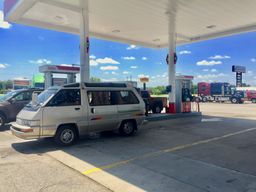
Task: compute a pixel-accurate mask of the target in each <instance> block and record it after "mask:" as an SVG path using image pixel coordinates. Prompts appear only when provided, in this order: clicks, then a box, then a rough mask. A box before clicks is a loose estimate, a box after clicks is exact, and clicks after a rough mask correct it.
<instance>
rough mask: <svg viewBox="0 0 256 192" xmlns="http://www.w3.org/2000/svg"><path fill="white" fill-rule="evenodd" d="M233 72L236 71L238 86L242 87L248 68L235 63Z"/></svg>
mask: <svg viewBox="0 0 256 192" xmlns="http://www.w3.org/2000/svg"><path fill="white" fill-rule="evenodd" d="M232 72H235V73H236V87H242V85H243V73H246V68H245V67H244V66H237V65H233V66H232Z"/></svg>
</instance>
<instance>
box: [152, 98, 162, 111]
mask: <svg viewBox="0 0 256 192" xmlns="http://www.w3.org/2000/svg"><path fill="white" fill-rule="evenodd" d="M162 110H163V103H162V101H156V102H155V103H154V104H153V107H152V112H153V113H156V114H158V113H161V112H162Z"/></svg>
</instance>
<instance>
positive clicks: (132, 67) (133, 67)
mask: <svg viewBox="0 0 256 192" xmlns="http://www.w3.org/2000/svg"><path fill="white" fill-rule="evenodd" d="M130 68H131V69H138V66H136V65H133V66H131V67H130Z"/></svg>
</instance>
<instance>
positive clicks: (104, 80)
mask: <svg viewBox="0 0 256 192" xmlns="http://www.w3.org/2000/svg"><path fill="white" fill-rule="evenodd" d="M101 80H102V81H103V82H111V81H118V79H117V78H111V79H101Z"/></svg>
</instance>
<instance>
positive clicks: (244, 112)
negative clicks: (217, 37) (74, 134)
mask: <svg viewBox="0 0 256 192" xmlns="http://www.w3.org/2000/svg"><path fill="white" fill-rule="evenodd" d="M255 109H256V105H253V104H244V105H233V104H218V103H210V104H209V103H207V104H202V105H201V110H202V112H203V114H204V117H203V120H202V122H201V123H197V124H181V125H173V124H172V122H171V121H156V122H151V123H149V124H148V125H146V126H145V127H144V128H142V129H141V130H140V131H139V132H138V133H137V134H136V135H135V136H133V137H120V136H118V135H116V134H109V135H104V136H100V135H97V134H92V135H90V136H87V137H85V138H84V139H82V140H81V141H80V142H78V143H77V144H76V145H75V146H72V147H68V148H57V147H56V146H55V144H54V142H53V141H52V139H44V140H39V141H36V140H35V141H23V140H19V139H17V138H15V137H13V136H12V135H10V134H9V132H8V130H2V131H0V191H15V192H16V191H18V192H19V191H78V192H80V191H108V190H110V191H121V192H125V191H129V192H131V191H152V192H155V191H163V192H169V191H170V192H179V191H180V192H191V191H192V192H193V191H195V192H201V191H211V192H220V191H225V192H255V191H256V167H255V162H256V160H255V159H256V153H255V151H256V140H255V137H256V110H255Z"/></svg>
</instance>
